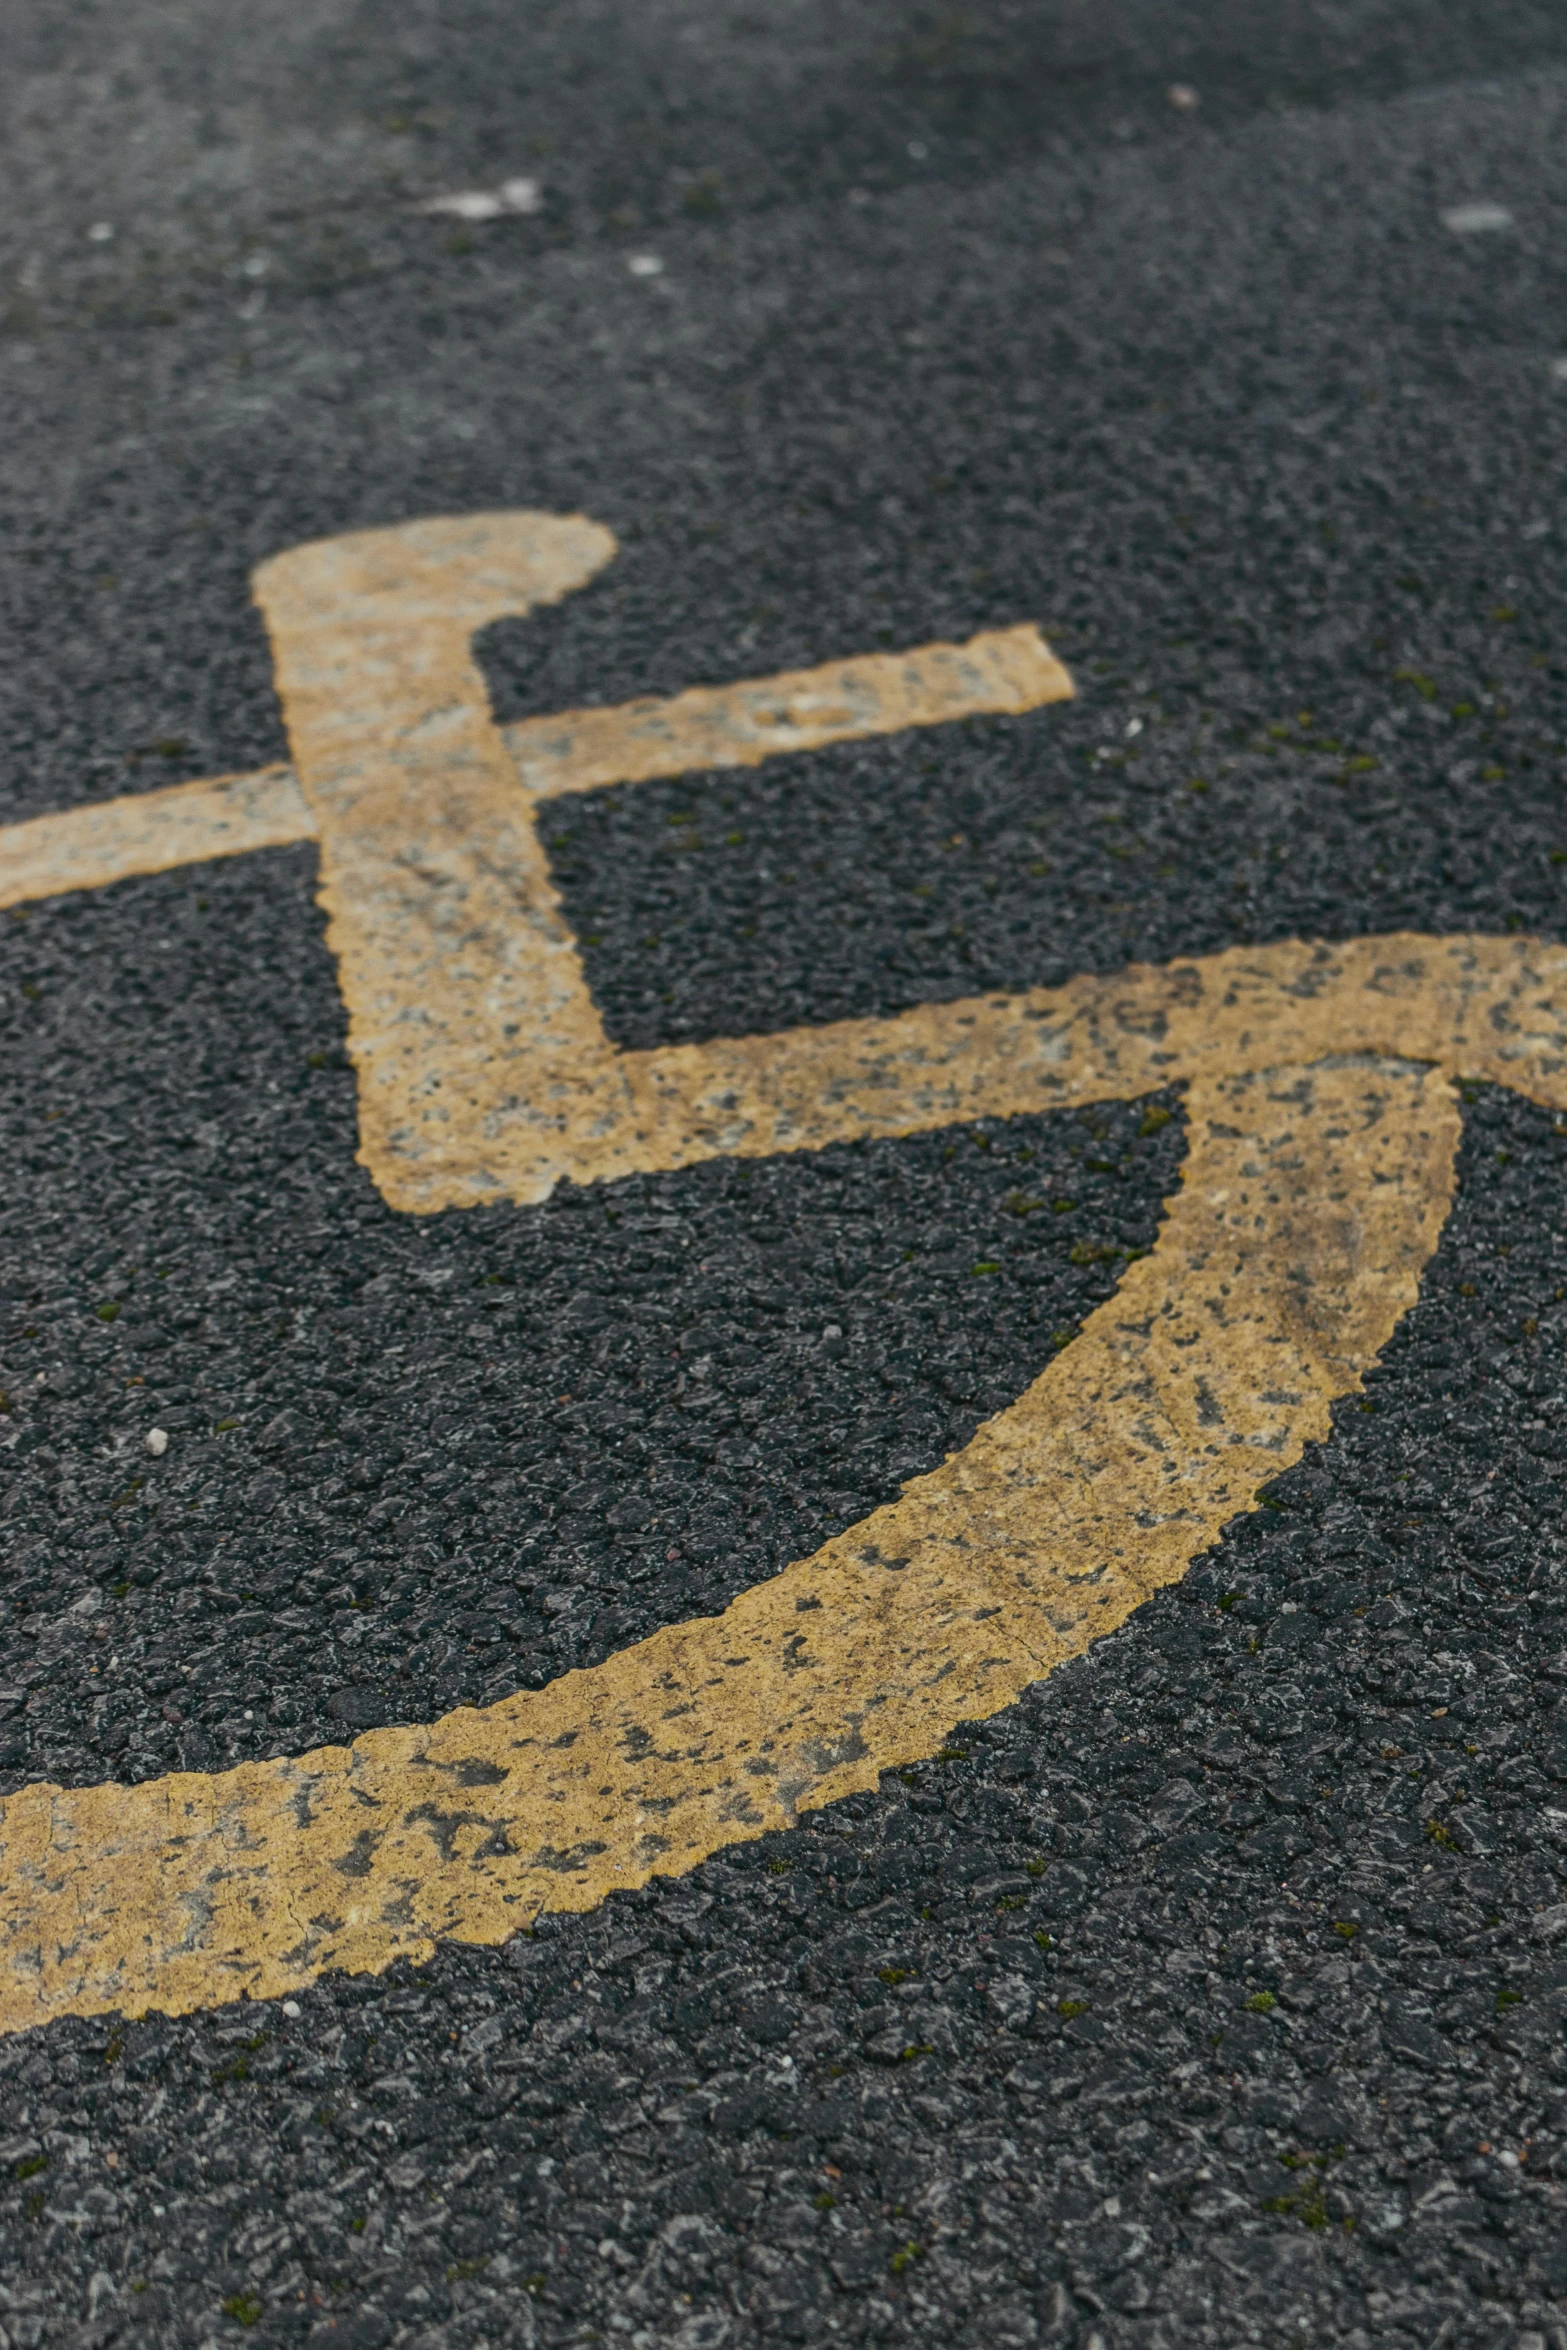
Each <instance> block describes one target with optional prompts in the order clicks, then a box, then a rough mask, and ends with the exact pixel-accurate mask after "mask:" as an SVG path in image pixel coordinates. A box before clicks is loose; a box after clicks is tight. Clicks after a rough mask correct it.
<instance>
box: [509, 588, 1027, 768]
mask: <svg viewBox="0 0 1567 2350" xmlns="http://www.w3.org/2000/svg"><path fill="white" fill-rule="evenodd" d="M1071 696H1072V680H1071V678H1070V677H1069V676H1068V675H1067V672H1066V670H1065V669H1064V668H1063V667H1062V666H1061V663H1060V662H1059V661H1058V660H1057V659H1056V657H1055V655H1054V653H1052V651H1051V650H1050V647H1049V646H1048V645H1047V644H1046V643H1045V640H1044V638H1043V637H1042V636H1041V635H1040V633H1039V631H1038V629H1037V628H1034V627H1032V626H1025V627H1022V628H1004V629H992V630H988V631H986V632H985V633H984V634H983V635H981V636H976V637H970V639H969V641H968V643H967V644H963V645H920V646H918V647H916V649H915V650H914V651H912V652H908V653H871V654H866V655H862V656H861V657H860V658H859V659H857V660H853V661H831V662H829V663H827V665H826V666H825V667H824V668H820V669H796V670H786V671H784V672H783V674H782V675H780V676H778V677H758V678H749V679H747V680H746V682H745V683H744V684H742V685H724V686H696V687H693V688H692V690H691V691H690V692H689V693H683V694H676V695H675V696H674V698H673V699H672V700H669V701H651V700H650V701H645V702H624V703H622V704H620V705H619V706H618V707H617V708H614V709H605V710H567V711H563V712H562V713H561V715H560V716H559V717H554V718H528V719H524V720H523V721H522V722H521V724H517V725H512V726H507V727H503V728H502V730H501V731H502V733H503V735H504V737H505V741H506V748H507V750H508V752H509V753H510V754H511V760H512V764H513V766H514V767H515V768H516V770H517V775H518V779H519V781H520V782H521V783H522V785H523V788H524V789H525V790H526V791H528V792H529V793H530V794H531V795H532V796H533V797H534V798H535V799H553V798H556V797H558V796H559V795H560V794H561V793H563V792H580V791H597V790H600V789H601V788H602V787H603V786H604V785H606V784H611V783H646V782H648V781H650V780H651V779H652V778H653V777H654V776H659V775H685V774H688V773H690V772H691V771H692V770H694V769H697V768H703V767H757V766H760V764H761V762H762V761H763V760H764V759H775V758H777V757H778V756H779V754H780V753H782V752H784V751H817V750H821V749H823V748H825V746H826V745H827V744H829V743H843V742H855V741H862V740H864V739H865V738H866V737H868V736H870V735H878V734H897V733H899V732H901V731H902V730H903V729H904V728H905V727H911V726H942V725H946V724H949V723H950V722H951V721H952V720H953V719H955V718H972V717H975V716H977V715H979V714H980V713H982V712H991V713H1012V714H1014V715H1015V714H1018V713H1020V712H1022V711H1025V710H1037V709H1039V708H1041V707H1042V706H1043V705H1044V704H1045V703H1047V702H1064V701H1070V699H1071Z"/></svg>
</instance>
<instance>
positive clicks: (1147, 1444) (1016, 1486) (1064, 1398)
mask: <svg viewBox="0 0 1567 2350" xmlns="http://www.w3.org/2000/svg"><path fill="white" fill-rule="evenodd" d="M1188 1107H1189V1118H1190V1135H1189V1150H1188V1156H1187V1160H1186V1164H1185V1168H1184V1172H1183V1179H1182V1182H1181V1186H1180V1189H1179V1191H1178V1192H1177V1193H1176V1195H1175V1197H1174V1198H1173V1200H1172V1201H1171V1202H1170V1204H1169V1210H1168V1215H1167V1219H1166V1222H1165V1224H1164V1226H1163V1228H1162V1229H1161V1232H1160V1234H1159V1237H1158V1240H1157V1243H1156V1245H1155V1247H1154V1249H1153V1250H1152V1252H1151V1253H1150V1254H1149V1255H1148V1256H1147V1257H1145V1258H1143V1259H1141V1260H1140V1261H1137V1262H1134V1263H1133V1264H1132V1265H1131V1266H1130V1267H1129V1268H1128V1270H1127V1273H1126V1275H1125V1278H1124V1279H1123V1281H1122V1284H1121V1286H1120V1289H1119V1290H1118V1292H1117V1294H1116V1295H1115V1297H1113V1298H1112V1299H1111V1300H1110V1301H1109V1302H1108V1303H1107V1304H1105V1305H1103V1306H1101V1307H1100V1308H1099V1309H1098V1311H1097V1312H1096V1313H1094V1314H1093V1315H1091V1316H1090V1317H1089V1320H1088V1321H1087V1323H1086V1324H1085V1325H1084V1328H1083V1330H1082V1333H1081V1334H1080V1336H1079V1337H1078V1339H1077V1340H1076V1341H1075V1343H1074V1344H1072V1345H1071V1346H1070V1347H1068V1348H1067V1349H1066V1351H1065V1352H1064V1353H1063V1354H1061V1355H1060V1356H1058V1357H1057V1358H1056V1360H1055V1361H1054V1362H1053V1363H1052V1364H1051V1365H1050V1367H1049V1369H1047V1370H1046V1371H1045V1372H1044V1373H1043V1375H1042V1376H1041V1377H1040V1378H1039V1379H1037V1380H1036V1381H1035V1382H1034V1384H1033V1385H1032V1386H1031V1387H1030V1388H1029V1389H1028V1391H1027V1393H1026V1394H1025V1395H1024V1396H1023V1397H1022V1398H1021V1400H1020V1401H1019V1402H1018V1403H1016V1404H1014V1405H1013V1406H1012V1407H1011V1409H1010V1410H1008V1411H1005V1412H1002V1413H1001V1414H999V1415H998V1417H997V1418H995V1419H994V1420H991V1421H989V1422H988V1423H987V1424H986V1425H985V1426H984V1427H982V1428H981V1429H980V1431H979V1432H978V1434H977V1435H976V1436H975V1438H974V1440H973V1442H972V1443H971V1444H970V1445H969V1446H968V1447H967V1448H966V1450H964V1451H963V1452H961V1453H959V1454H957V1455H955V1456H954V1457H953V1458H952V1459H950V1460H949V1461H948V1462H947V1463H946V1464H945V1466H944V1467H942V1468H940V1469H937V1470H936V1471H934V1472H933V1473H932V1474H931V1475H929V1476H924V1477H917V1478H914V1479H912V1480H911V1481H910V1482H909V1483H908V1484H907V1485H906V1486H905V1487H904V1490H903V1494H902V1497H901V1499H899V1500H898V1501H896V1502H894V1503H892V1504H890V1505H889V1506H888V1507H886V1508H884V1509H880V1510H877V1511H876V1512H875V1513H874V1514H873V1515H872V1516H871V1517H869V1518H867V1519H865V1520H864V1521H863V1522H862V1523H861V1524H860V1525H858V1526H856V1527H854V1528H852V1529H851V1530H850V1531H849V1532H848V1533H846V1534H844V1535H841V1536H839V1537H838V1538H837V1539H836V1540H834V1541H831V1542H829V1543H827V1544H826V1545H824V1547H823V1548H822V1549H821V1550H820V1551H818V1552H817V1554H816V1555H815V1557H814V1558H811V1559H807V1560H805V1561H803V1562H801V1563H800V1564H798V1565H795V1566H792V1567H790V1568H788V1569H787V1570H786V1571H785V1572H784V1573H783V1574H782V1575H779V1576H777V1577H776V1578H775V1579H774V1580H773V1581H771V1582H768V1583H764V1584H760V1585H758V1586H756V1587H755V1588H754V1589H753V1590H750V1591H748V1592H746V1593H745V1594H744V1595H743V1596H742V1597H741V1598H739V1599H737V1600H736V1601H735V1602H734V1604H733V1605H732V1606H731V1607H729V1608H728V1609H727V1610H726V1611H725V1612H724V1614H723V1615H722V1616H718V1617H707V1618H702V1619H699V1620H698V1621H696V1622H693V1623H688V1624H683V1625H680V1626H679V1627H677V1628H674V1629H671V1630H668V1631H663V1632H659V1633H656V1634H655V1635H654V1636H653V1637H652V1638H651V1639H650V1640H645V1641H643V1642H641V1643H640V1644H639V1645H638V1646H636V1647H635V1648H630V1649H626V1650H624V1651H622V1652H621V1653H620V1654H619V1655H617V1656H614V1657H612V1658H610V1659H609V1661H608V1662H607V1663H605V1664H602V1665H599V1666H595V1667H594V1668H592V1669H591V1670H589V1671H585V1672H576V1673H569V1674H567V1675H566V1676H565V1677H564V1678H563V1679H561V1680H560V1681H557V1682H555V1683H554V1684H553V1685H552V1686H551V1687H549V1688H548V1689H545V1690H543V1691H540V1692H538V1693H537V1694H531V1693H524V1694H522V1695H519V1696H516V1697H513V1698H509V1699H507V1700H506V1701H504V1702H503V1703H502V1704H500V1705H496V1706H492V1707H489V1708H487V1709H486V1710H484V1711H474V1710H470V1709H466V1708H465V1709H463V1710H461V1711H459V1712H457V1713H453V1714H448V1715H447V1716H446V1717H445V1718H444V1719H443V1720H442V1721H439V1722H437V1723H435V1724H433V1725H431V1726H430V1727H428V1728H422V1729H398V1730H379V1731H374V1732H371V1733H370V1734H369V1735H368V1736H366V1737H363V1738H360V1739H358V1740H357V1741H356V1742H355V1743H354V1745H353V1746H352V1747H326V1748H322V1749H319V1750H318V1751H316V1752H315V1753H312V1754H306V1755H303V1756H301V1757H299V1758H298V1759H296V1760H291V1761H282V1762H270V1763H247V1764H243V1765H241V1766H240V1768H238V1769H237V1770H232V1771H226V1772H223V1773H221V1774H219V1775H217V1776H212V1777H206V1776H200V1775H195V1774H180V1775H177V1776H175V1777H171V1778H167V1779H163V1780H158V1781H154V1782H152V1783H150V1784H147V1785H144V1786H141V1787H117V1786H109V1787H94V1788H88V1789H85V1790H66V1789H62V1788H58V1787H51V1786H31V1787H27V1788H24V1789H23V1790H22V1791H21V1792H20V1793H19V1794H16V1795H13V1796H11V1797H10V1798H8V1799H7V1800H6V1801H5V1803H4V1804H3V1805H0V2028H5V2029H9V2030H17V2029H19V2028H21V2027H23V2026H25V2025H29V2024H35V2023H41V2022H44V2021H45V2020H47V2019H48V2018H49V2017H51V2016H56V2015H62V2014H78V2015H83V2014H94V2013H99V2012H102V2011H104V2010H107V2009H121V2010H123V2011H124V2012H126V2013H127V2014H132V2015H135V2014H141V2013H144V2012H145V2011H146V2010H147V2009H148V2008H153V2007H155V2008H161V2009H163V2010H165V2011H167V2012H170V2013H183V2012H187V2011H188V2010H190V2009H192V2008H195V2007H201V2006H206V2005H210V2004H213V2003H216V2002H220V2001H223V2000H226V1999H233V1998H236V1997H237V1996H238V1995H239V1994H240V1993H241V1992H242V1991H245V1992H248V1993H250V1994H251V1995H252V1996H253V1997H266V1996H273V1995H276V1994H279V1993H282V1992H284V1991H287V1990H290V1989H297V1988H298V1987H299V1986H300V1985H302V1984H304V1983H307V1982H309V1981H310V1980H311V1979H312V1978H313V1977H315V1976H316V1975H318V1974H320V1973H322V1972H324V1971H325V1970H326V1969H328V1968H347V1969H352V1970H357V1971H374V1970H377V1969H380V1968H384V1967H385V1966H387V1965H389V1964H390V1963H391V1961H392V1959H393V1958H394V1957H396V1956H397V1955H399V1954H402V1955H405V1956H411V1957H414V1958H421V1957H425V1956H428V1955H429V1954H430V1952H431V1951H432V1950H433V1948H434V1946H435V1943H436V1941H437V1940H438V1939H441V1938H447V1939H455V1940H458V1941H464V1942H473V1943H495V1942H500V1941H503V1940H504V1939H505V1938H506V1937H507V1936H508V1935H510V1934H512V1933H514V1932H515V1931H516V1930H517V1929H518V1927H520V1926H523V1925H526V1924H528V1923H529V1922H530V1921H531V1920H532V1919H533V1918H534V1917H535V1916H537V1915H538V1913H539V1912H540V1911H541V1910H544V1909H555V1910H581V1909H587V1908H590V1907H591V1906H593V1905H594V1904H595V1903H597V1902H599V1901H601V1900H602V1899H603V1898H604V1897H605V1895H606V1894H608V1893H609V1892H611V1891H612V1890H614V1889H615V1888H616V1887H623V1886H630V1885H639V1884H643V1883H645V1882H646V1881H647V1880H648V1879H649V1878H650V1877H653V1876H659V1875H675V1874H678V1873H679V1872H680V1871H682V1870H684V1869H687V1868H690V1867H692V1866H693V1865H694V1864H695V1863H696V1862H697V1861H699V1860H701V1859H702V1858H703V1857H704V1856H705V1855H707V1854H708V1853H711V1852H713V1851H716V1850H717V1849H718V1848H719V1847H720V1846H722V1845H725V1844H732V1843H736V1842H739V1841H743V1840H745V1839H748V1838H752V1837H755V1836H758V1835H761V1834H763V1833H764V1832H765V1831H766V1830H768V1829H770V1828H778V1827H786V1826H788V1825H790V1824H791V1823H792V1822H793V1821H794V1820H795V1819H796V1818H797V1817H798V1816H799V1814H800V1813H801V1812H802V1811H805V1810H808V1809H813V1808H815V1807H817V1806H820V1805H822V1804H824V1803H828V1802H831V1801H832V1800H833V1799H834V1798H835V1797H838V1796H842V1795H846V1794H848V1793H850V1792H851V1791H853V1790H855V1789H859V1788H869V1787H874V1786H875V1784H876V1782H877V1778H878V1775H879V1773H880V1772H882V1771H884V1770H885V1769H887V1768H888V1767H889V1766H890V1765H895V1764H898V1763H903V1762H909V1761H912V1760H915V1759H916V1758H918V1757H921V1756H926V1755H929V1754H931V1753H932V1752H934V1751H935V1750H936V1749H938V1748H939V1747H940V1745H941V1744H942V1742H943V1740H944V1739H945V1738H946V1736H947V1735H948V1734H949V1733H950V1731H951V1730H952V1729H953V1727H954V1726H955V1725H956V1724H957V1723H958V1722H960V1721H963V1720H971V1719H976V1718H981V1717H983V1716H985V1715H988V1714H991V1713H994V1712H996V1711H997V1710H999V1708H1001V1707H1002V1706H1004V1705H1006V1704H1008V1703H1009V1702H1011V1700H1013V1699H1014V1698H1015V1697H1016V1696H1017V1695H1018V1694H1019V1692H1020V1691H1021V1690H1022V1689H1023V1688H1024V1687H1025V1686H1026V1685H1027V1684H1028V1683H1029V1682H1030V1681H1032V1680H1036V1679H1038V1678H1039V1677H1040V1676H1041V1675H1043V1674H1046V1673H1048V1672H1050V1671H1051V1670H1052V1669H1053V1668H1054V1667H1055V1666H1056V1665H1057V1664H1059V1663H1060V1662H1061V1661H1062V1660H1063V1659H1064V1658H1066V1657H1069V1656H1073V1655H1076V1654H1078V1653H1080V1652H1081V1651H1082V1650H1083V1649H1085V1648H1086V1647H1088V1646H1089V1644H1090V1643H1091V1642H1092V1641H1094V1640H1096V1639H1098V1638H1100V1637H1101V1636H1102V1635H1103V1634H1104V1633H1106V1632H1108V1631H1111V1630H1112V1629H1114V1627H1115V1626H1116V1625H1118V1624H1120V1623H1122V1622H1124V1621H1125V1619H1126V1617H1127V1616H1128V1615H1129V1614H1130V1613H1131V1612H1132V1610H1133V1609H1134V1608H1136V1607H1137V1606H1138V1605H1139V1604H1140V1603H1141V1602H1142V1601H1143V1600H1144V1599H1146V1598H1147V1597H1148V1596H1149V1594H1150V1593H1151V1592H1152V1591H1153V1590H1155V1589H1156V1588H1157V1587H1158V1586H1159V1585H1160V1584H1163V1583H1168V1582H1171V1581H1173V1580H1175V1579H1176V1578H1178V1577H1179V1576H1180V1575H1181V1574H1182V1573H1183V1572H1184V1570H1185V1568H1186V1566H1187V1564H1188V1562H1189V1561H1190V1560H1191V1559H1192V1558H1193V1557H1194V1556H1195V1555H1196V1554H1197V1553H1198V1552H1199V1551H1201V1550H1202V1549H1204V1548H1205V1547H1206V1546H1207V1545H1208V1544H1210V1543H1211V1542H1212V1541H1213V1540H1214V1539H1215V1538H1216V1536H1217V1535H1218V1533H1219V1531H1220V1529H1221V1528H1222V1527H1223V1525H1224V1524H1225V1523H1226V1522H1227V1521H1228V1520H1229V1519H1230V1518H1232V1517H1234V1516H1235V1514H1236V1513H1237V1512H1238V1511H1241V1510H1244V1509H1246V1508H1248V1507H1249V1506H1250V1505H1251V1502H1252V1499H1253V1495H1254V1491H1255V1488H1256V1486H1257V1485H1258V1483H1259V1481H1261V1480H1263V1479H1265V1478H1267V1477H1269V1476H1272V1475H1274V1474H1276V1473H1277V1472H1278V1471H1279V1470H1280V1469H1283V1468H1285V1467H1287V1466H1288V1465H1289V1463H1290V1462H1292V1461H1294V1460H1295V1459H1297V1458H1298V1457H1299V1455H1300V1452H1301V1449H1302V1447H1303V1445H1304V1444H1306V1443H1307V1442H1308V1441H1309V1440H1311V1439H1312V1438H1321V1437H1323V1436H1325V1435H1326V1434H1327V1431H1328V1425H1329V1418H1328V1415H1329V1406H1330V1403H1331V1401H1332V1399H1333V1398H1334V1397H1335V1396H1338V1395H1342V1394H1343V1393H1345V1392H1346V1391H1347V1390H1349V1389H1351V1388H1353V1387H1354V1386H1356V1385H1357V1384H1358V1382H1359V1381H1360V1379H1361V1377H1362V1376H1363V1374H1364V1372H1365V1371H1366V1369H1367V1368H1368V1367H1369V1366H1370V1364H1371V1363H1372V1362H1374V1360H1375V1359H1376V1356H1377V1353H1378V1351H1379V1349H1380V1348H1381V1347H1382V1346H1383V1345H1384V1344H1385V1342H1386V1340H1387V1338H1388V1336H1389V1334H1390V1333H1391V1331H1392V1329H1393V1327H1394V1324H1395V1323H1396V1321H1397V1320H1398V1317H1399V1316H1400V1314H1402V1313H1403V1312H1404V1311H1405V1310H1406V1309H1407V1308H1408V1307H1409V1306H1410V1305H1411V1304H1412V1303H1413V1301H1414V1298H1415V1295H1416V1292H1417V1288H1418V1284H1419V1278H1420V1272H1421V1268H1422V1267H1423V1266H1424V1264H1425V1263H1426V1261H1427V1259H1428V1258H1429V1256H1430V1254H1431V1251H1432V1250H1433V1248H1434V1247H1435V1245H1436V1242H1437V1238H1438V1236H1439V1234H1440V1231H1441V1228H1442V1222H1443V1219H1444V1217H1445V1215H1446V1212H1447V1207H1448V1204H1449V1201H1450V1198H1451V1194H1452V1186H1453V1165H1454V1154H1455V1151H1456V1147H1457V1140H1458V1118H1457V1113H1456V1109H1455V1106H1454V1103H1453V1099H1452V1094H1451V1090H1450V1088H1449V1086H1448V1085H1447V1083H1446V1081H1445V1080H1444V1079H1443V1078H1442V1076H1441V1075H1440V1074H1438V1073H1437V1072H1435V1071H1433V1070H1431V1069H1429V1068H1425V1067H1419V1066H1415V1065H1412V1064H1411V1063H1409V1062H1407V1061H1388V1060H1382V1061H1377V1060H1372V1059H1367V1058H1361V1059H1339V1060H1337V1061H1335V1062H1331V1063H1327V1064H1324V1065H1321V1066H1318V1067H1316V1068H1278V1069H1274V1070H1271V1071H1268V1072H1265V1073H1256V1072H1253V1073H1247V1074H1244V1075H1240V1076H1224V1075H1219V1074H1215V1075H1213V1076H1211V1077H1208V1078H1206V1079H1203V1080H1201V1081H1199V1082H1198V1083H1196V1084H1194V1085H1193V1087H1192V1089H1191V1094H1190V1097H1189V1105H1188Z"/></svg>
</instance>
